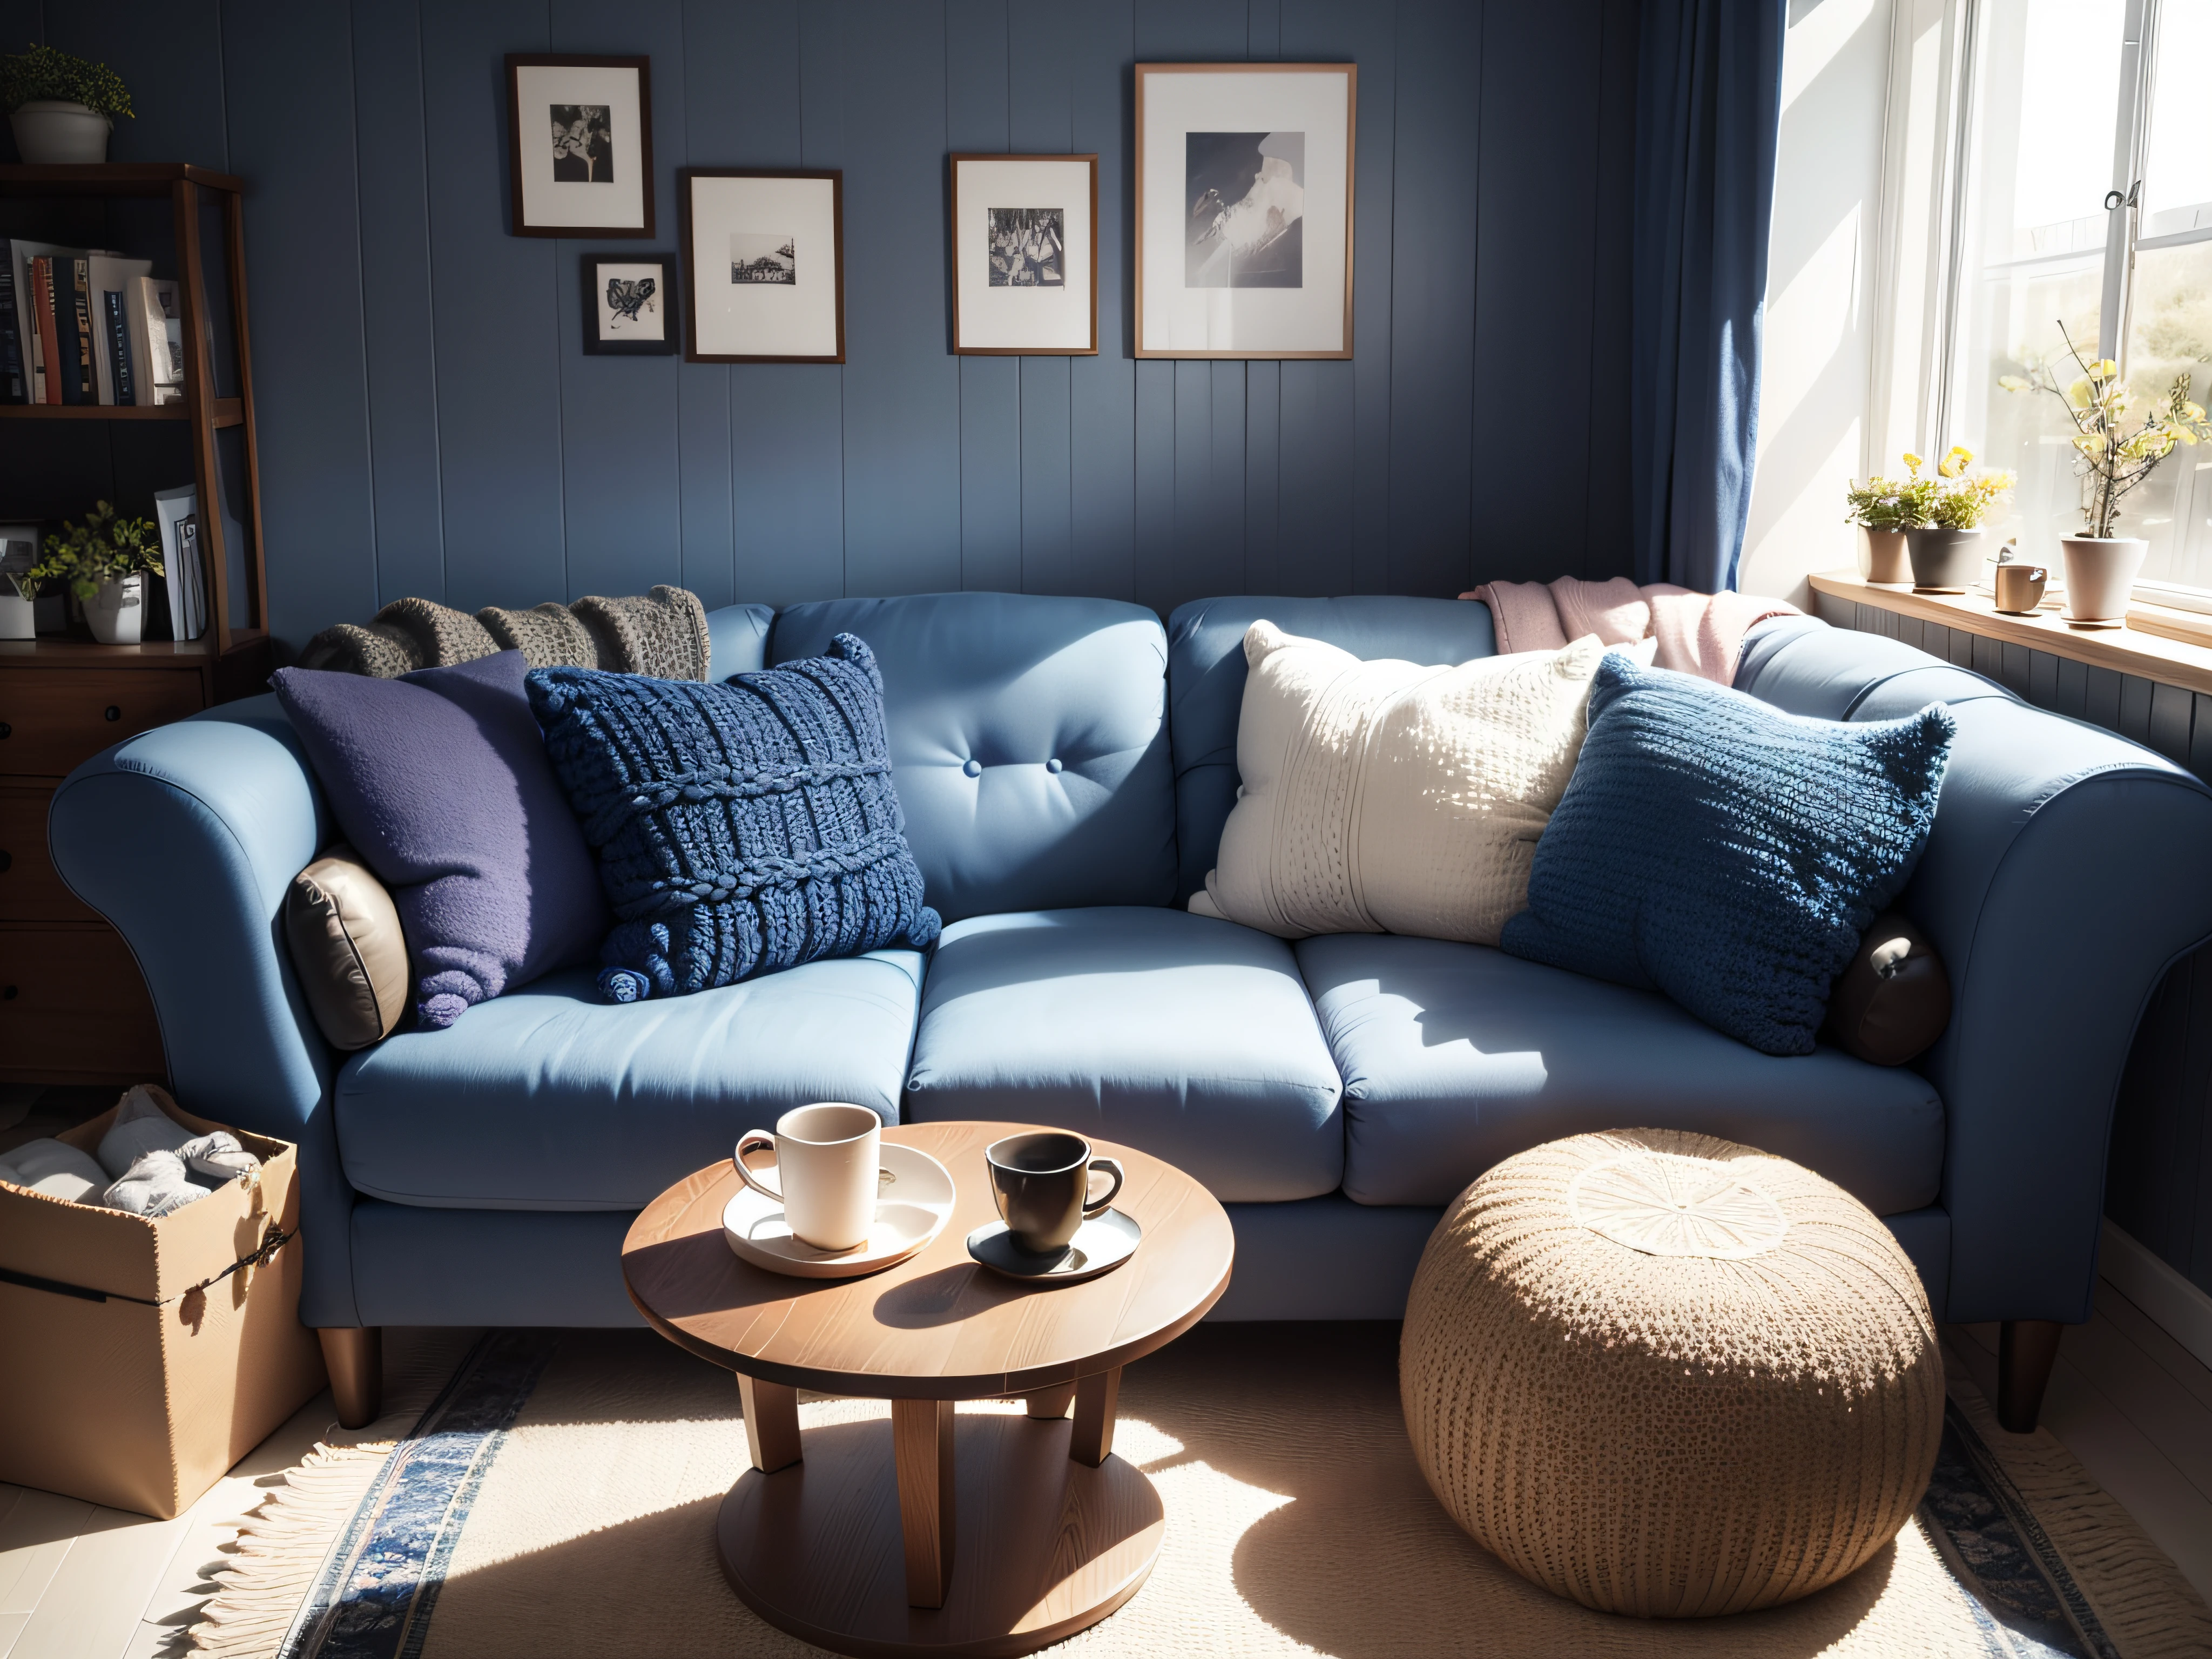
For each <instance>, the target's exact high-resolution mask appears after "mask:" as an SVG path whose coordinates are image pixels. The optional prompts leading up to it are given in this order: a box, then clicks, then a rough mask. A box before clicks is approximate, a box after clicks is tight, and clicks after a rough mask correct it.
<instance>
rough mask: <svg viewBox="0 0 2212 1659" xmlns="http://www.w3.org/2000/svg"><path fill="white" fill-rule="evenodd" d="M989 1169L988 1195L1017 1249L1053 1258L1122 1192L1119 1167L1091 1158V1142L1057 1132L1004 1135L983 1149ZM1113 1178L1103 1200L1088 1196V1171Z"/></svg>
mask: <svg viewBox="0 0 2212 1659" xmlns="http://www.w3.org/2000/svg"><path fill="white" fill-rule="evenodd" d="M983 1161H984V1162H985V1163H987V1164H989V1165H990V1166H991V1197H992V1199H993V1200H994V1201H995V1202H996V1203H997V1205H998V1206H999V1215H1000V1218H1001V1219H1003V1220H1004V1221H1005V1222H1006V1233H1007V1236H1008V1237H1011V1238H1012V1240H1013V1242H1014V1246H1015V1248H1016V1249H1022V1250H1027V1251H1028V1252H1029V1253H1030V1255H1057V1254H1058V1253H1059V1252H1060V1251H1061V1250H1064V1249H1066V1248H1067V1241H1068V1240H1070V1239H1071V1238H1073V1237H1075V1230H1076V1229H1077V1228H1078V1227H1079V1226H1081V1225H1083V1224H1084V1222H1085V1220H1088V1219H1091V1218H1096V1217H1097V1216H1102V1215H1103V1214H1105V1213H1106V1211H1107V1208H1108V1206H1110V1205H1111V1204H1112V1203H1113V1202H1114V1200H1115V1198H1116V1197H1117V1196H1118V1195H1119V1194H1120V1193H1121V1182H1122V1180H1123V1179H1124V1176H1123V1175H1122V1171H1121V1164H1120V1163H1119V1162H1118V1161H1117V1160H1115V1159H1114V1158H1093V1157H1091V1143H1090V1142H1089V1141H1087V1140H1085V1139H1084V1138H1083V1137H1082V1136H1081V1135H1074V1134H1068V1133H1065V1132H1064V1131H1061V1130H1057V1129H1050V1130H1040V1131H1033V1132H1032V1133H1028V1134H1018V1135H1008V1136H1007V1137H1006V1139H1004V1140H994V1141H993V1142H992V1143H991V1145H990V1146H987V1147H986V1148H985V1149H984V1152H983ZM1092 1170H1106V1171H1108V1172H1109V1173H1110V1174H1111V1175H1112V1176H1113V1177H1114V1184H1113V1185H1112V1186H1111V1187H1109V1188H1107V1189H1106V1195H1105V1197H1103V1198H1100V1199H1093V1198H1092V1197H1091V1171H1092Z"/></svg>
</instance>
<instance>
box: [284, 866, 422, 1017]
mask: <svg viewBox="0 0 2212 1659" xmlns="http://www.w3.org/2000/svg"><path fill="white" fill-rule="evenodd" d="M284 939H285V942H286V943H287V944H288V945H290V946H291V948H292V967H293V969H294V970H295V972H296V973H298V975H300V988H301V990H302V991H304V992H306V993H307V1006H308V1007H309V1008H310V1009H312V1010H313V1012H314V1016H315V1024H318V1025H319V1026H321V1027H322V1028H323V1035H324V1036H326V1037H328V1038H329V1039H330V1042H331V1047H332V1048H345V1049H353V1048H368V1045H369V1044H370V1043H372V1042H376V1041H378V1040H379V1039H380V1038H381V1037H384V1036H387V1035H389V1034H390V1032H391V1030H392V1027H393V1026H395V1025H397V1024H398V1023H399V1017H400V1016H401V1015H402V1014H403V1013H404V1012H406V1009H407V979H408V976H407V939H406V935H405V934H404V933H401V932H400V929H399V913H398V911H397V910H396V909H394V908H392V895H391V894H389V893H387V892H386V891H385V890H384V884H383V883H382V882H380V881H379V880H378V879H377V878H376V877H375V875H374V873H373V872H371V871H370V870H369V867H368V866H367V865H365V864H363V863H362V861H361V860H360V859H359V858H358V857H356V855H355V854H354V850H353V848H350V847H348V846H346V845H345V844H344V843H343V842H341V843H339V844H338V845H337V846H336V847H333V848H331V849H330V850H329V851H328V852H326V853H325V854H323V855H322V856H321V857H320V858H319V859H317V860H315V861H314V862H313V864H311V865H309V866H307V868H306V869H304V870H302V871H301V872H300V873H299V874H298V875H296V876H295V877H293V878H292V890H291V891H290V892H289V893H288V894H287V895H286V896H285V898H284Z"/></svg>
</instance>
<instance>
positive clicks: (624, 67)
mask: <svg viewBox="0 0 2212 1659" xmlns="http://www.w3.org/2000/svg"><path fill="white" fill-rule="evenodd" d="M652 80H653V76H652V61H651V60H650V59H649V58H573V57H544V56H536V55H531V54H526V53H522V52H513V53H510V54H508V57H507V161H508V166H507V185H508V197H509V201H508V215H509V218H508V226H507V228H508V229H509V230H510V231H511V232H512V233H513V234H515V235H517V236H614V237H623V236H639V237H644V236H650V235H652V234H653V85H652Z"/></svg>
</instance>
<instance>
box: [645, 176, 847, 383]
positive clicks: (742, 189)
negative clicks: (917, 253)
mask: <svg viewBox="0 0 2212 1659" xmlns="http://www.w3.org/2000/svg"><path fill="white" fill-rule="evenodd" d="M844 181H845V175H844V174H843V173H838V172H834V171H833V172H825V171H822V170H819V169H810V168H792V169H778V168H756V167H684V168H682V169H681V170H679V171H678V173H677V175H676V199H677V205H678V208H679V210H681V212H682V215H683V224H684V253H683V258H682V264H683V267H684V276H685V279H686V282H687V286H686V288H685V289H684V315H685V318H686V320H687V324H688V327H689V332H688V333H687V335H686V336H685V338H684V359H685V361H686V362H695V363H842V362H844V361H845V252H844V200H845V183H844Z"/></svg>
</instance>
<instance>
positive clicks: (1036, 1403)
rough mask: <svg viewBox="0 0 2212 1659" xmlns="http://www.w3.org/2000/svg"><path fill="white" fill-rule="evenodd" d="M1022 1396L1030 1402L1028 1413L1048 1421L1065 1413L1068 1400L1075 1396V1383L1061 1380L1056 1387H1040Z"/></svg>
mask: <svg viewBox="0 0 2212 1659" xmlns="http://www.w3.org/2000/svg"><path fill="white" fill-rule="evenodd" d="M1024 1398H1025V1399H1027V1400H1028V1401H1029V1403H1030V1416H1031V1417H1034V1418H1036V1419H1038V1420H1039V1421H1040V1422H1046V1423H1048V1422H1050V1421H1052V1420H1053V1419H1054V1418H1060V1417H1065V1416H1066V1415H1067V1404H1068V1401H1071V1400H1073V1399H1074V1398H1075V1384H1074V1383H1061V1384H1060V1386H1059V1387H1058V1388H1056V1389H1038V1390H1037V1391H1036V1393H1035V1394H1032V1395H1025V1396H1024Z"/></svg>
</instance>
